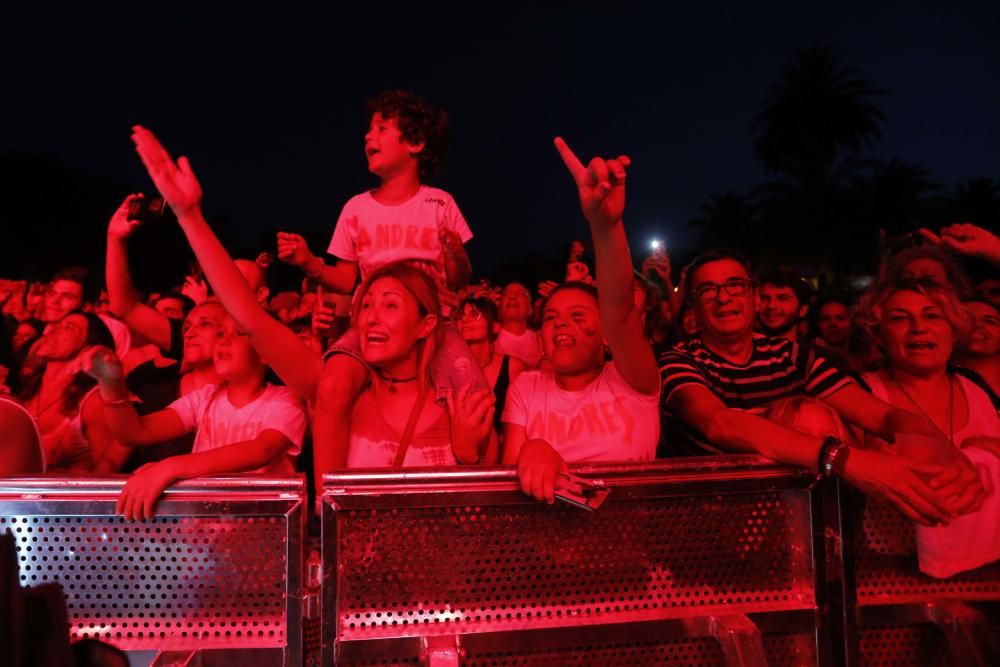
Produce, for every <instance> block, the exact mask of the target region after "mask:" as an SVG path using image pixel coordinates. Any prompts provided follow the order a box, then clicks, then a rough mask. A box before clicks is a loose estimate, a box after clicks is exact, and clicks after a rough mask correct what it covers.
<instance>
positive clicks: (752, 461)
mask: <svg viewBox="0 0 1000 667" xmlns="http://www.w3.org/2000/svg"><path fill="white" fill-rule="evenodd" d="M570 469H571V470H572V471H573V472H574V473H576V474H579V475H584V476H586V477H590V478H601V479H602V480H604V481H608V482H610V481H611V480H614V481H615V482H624V483H628V482H629V481H630V480H631V481H635V482H643V483H645V482H669V481H692V480H700V481H712V480H719V481H721V480H738V479H748V480H749V479H765V478H774V479H779V478H782V479H797V480H803V481H808V480H810V479H814V478H815V477H816V473H815V472H813V471H809V470H803V469H797V468H790V467H788V466H786V465H782V464H778V463H775V462H774V461H772V460H770V459H767V458H764V457H762V456H751V455H743V454H737V455H726V456H704V457H690V458H679V459H662V460H656V461H643V462H614V463H578V464H572V465H570ZM456 483H481V484H501V485H514V486H516V485H517V468H516V467H514V466H477V467H472V466H454V467H447V468H444V467H442V468H404V469H388V468H360V469H352V470H342V471H337V472H333V473H326V474H325V475H323V485H324V487H326V489H327V492H331V491H332V492H336V491H337V490H338V489H340V488H342V487H347V486H351V487H358V486H384V485H406V486H423V485H431V486H433V485H454V484H456Z"/></svg>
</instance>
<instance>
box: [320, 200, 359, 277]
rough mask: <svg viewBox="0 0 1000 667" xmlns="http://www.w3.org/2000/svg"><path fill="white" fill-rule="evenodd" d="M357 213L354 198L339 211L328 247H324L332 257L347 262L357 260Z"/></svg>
mask: <svg viewBox="0 0 1000 667" xmlns="http://www.w3.org/2000/svg"><path fill="white" fill-rule="evenodd" d="M358 213H359V211H358V205H357V202H356V198H354V199H351V200H350V201H349V202H347V204H345V205H344V209H343V210H342V211H341V212H340V217H339V218H337V226H336V227H334V228H333V238H332V239H330V247H328V248H327V249H326V251H327V252H328V253H330V254H331V255H333V256H334V257H337V258H340V259H343V260H347V261H348V262H356V261H358V245H357V243H358Z"/></svg>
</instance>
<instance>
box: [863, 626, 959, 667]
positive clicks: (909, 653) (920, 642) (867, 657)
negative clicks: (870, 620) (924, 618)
mask: <svg viewBox="0 0 1000 667" xmlns="http://www.w3.org/2000/svg"><path fill="white" fill-rule="evenodd" d="M861 664H862V665H865V666H866V667H945V666H946V665H951V664H952V662H951V659H950V655H949V653H948V643H947V641H946V639H945V637H944V634H943V633H942V632H941V631H940V630H938V629H937V628H936V627H934V626H933V625H907V626H886V627H880V628H866V629H865V630H863V631H862V632H861Z"/></svg>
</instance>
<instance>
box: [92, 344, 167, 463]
mask: <svg viewBox="0 0 1000 667" xmlns="http://www.w3.org/2000/svg"><path fill="white" fill-rule="evenodd" d="M79 363H80V369H81V370H82V371H83V372H85V373H87V374H88V375H90V376H91V377H93V378H94V379H96V380H97V386H98V392H99V393H100V398H101V409H102V411H103V413H104V420H105V422H106V423H107V427H108V430H109V431H110V434H111V436H112V437H113V438H114V439H115V440H116V441H118V442H120V443H121V444H123V445H125V446H127V447H133V446H137V445H152V444H156V443H158V442H164V441H166V440H171V439H173V438H177V437H179V436H181V435H184V433H186V432H187V429H185V428H184V424H183V422H181V418H180V416H179V415H178V414H177V413H176V412H174V411H173V410H170V409H169V408H168V409H166V410H160V411H159V412H154V413H152V414H149V415H145V416H142V417H140V416H139V413H137V412H136V411H135V408H134V407H133V406H132V402H131V401H130V400H129V391H128V388H127V387H126V386H125V372H124V369H123V368H122V364H121V361H119V359H118V357H116V356H115V353H114V352H112V351H111V350H109V349H108V348H106V347H93V348H91V349H89V350H87V351H85V352H84V353H83V354H82V355H81V356H80V362H79ZM109 453H110V452H109ZM102 455H103V454H102Z"/></svg>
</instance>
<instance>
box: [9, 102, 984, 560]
mask: <svg viewBox="0 0 1000 667" xmlns="http://www.w3.org/2000/svg"><path fill="white" fill-rule="evenodd" d="M368 120H369V129H368V131H367V133H366V134H365V137H364V154H365V157H366V160H367V166H368V169H369V171H370V172H371V173H372V174H374V175H375V176H376V177H377V178H378V179H379V183H378V185H377V186H376V187H375V188H374V189H372V190H370V191H367V192H364V193H361V194H359V195H357V196H355V197H353V198H352V199H351V200H350V201H348V202H347V203H346V205H345V206H344V208H343V211H342V213H341V215H340V217H339V219H338V220H337V222H336V225H335V226H334V228H333V229H332V232H331V241H330V244H329V247H328V248H326V249H325V253H319V254H314V250H316V249H311V248H309V247H308V244H307V243H306V241H305V240H304V238H303V237H302V236H301V235H300V234H298V233H296V231H295V230H292V229H282V230H276V239H275V241H276V243H275V248H273V249H266V252H264V253H262V255H261V256H260V257H258V258H257V259H256V260H246V259H235V260H234V259H233V258H232V257H231V256H230V255H229V253H228V252H227V250H226V248H225V247H224V246H223V245H222V244H221V243H220V241H219V240H218V238H217V237H216V235H215V234H214V233H213V230H212V229H211V228H210V226H209V224H208V223H207V222H206V219H205V217H204V216H203V214H202V210H201V200H202V187H201V184H200V183H199V181H198V179H197V177H196V175H195V172H194V170H193V168H192V165H191V163H190V162H189V161H188V160H187V159H186V158H184V157H181V158H178V159H177V160H174V159H173V158H172V157H171V156H170V154H169V153H168V152H167V150H166V149H165V148H164V147H163V146H162V145H161V144H160V142H159V141H158V140H157V138H156V137H155V136H154V135H153V133H152V132H150V131H149V130H147V129H145V128H143V127H140V126H137V127H135V128H134V130H133V134H132V139H133V141H134V143H135V147H136V150H137V153H138V155H139V158H140V159H141V160H142V163H143V164H144V165H145V167H146V169H147V171H148V173H149V175H150V177H151V179H152V182H153V184H154V185H155V187H156V190H157V191H158V196H159V197H160V198H162V202H159V201H157V200H154V198H153V197H150V196H146V195H142V194H130V195H128V196H127V197H125V199H124V201H123V202H122V204H121V206H120V207H119V208H118V209H117V210H116V211H114V212H113V214H112V215H111V218H110V221H109V223H108V229H107V252H106V257H105V263H104V276H103V280H100V278H101V276H99V275H96V274H95V272H94V271H88V270H87V269H85V268H81V267H67V268H65V269H63V270H61V271H59V272H58V273H56V274H55V275H54V276H52V279H51V281H49V282H47V283H33V284H28V283H26V282H18V281H11V280H8V281H4V282H3V283H0V292H2V293H3V295H2V297H0V298H2V299H3V301H4V306H3V313H4V316H5V317H4V325H5V327H6V331H5V335H4V336H3V340H2V344H3V346H4V349H3V350H2V355H3V356H2V359H0V364H2V367H3V371H0V372H5V375H4V377H3V383H4V386H5V388H6V390H7V391H6V393H5V395H4V396H3V397H2V398H0V433H2V434H3V436H2V437H0V450H2V455H0V474H2V475H12V474H29V473H41V472H49V473H58V474H63V475H66V474H73V475H88V474H93V475H96V474H109V473H121V472H126V473H129V474H130V477H129V478H128V481H127V483H126V484H125V486H124V489H123V491H122V494H121V496H120V499H119V503H118V511H119V512H120V513H121V514H122V515H123V516H124V517H126V518H129V519H136V520H140V519H147V518H152V517H153V516H154V515H155V511H156V509H155V508H156V502H157V500H158V498H159V497H160V496H161V495H162V493H163V491H164V490H165V489H166V488H167V487H169V486H170V485H171V484H173V483H175V482H177V481H178V480H183V479H187V478H191V477H197V476H201V475H209V474H220V473H241V472H269V473H276V474H282V473H289V472H293V471H295V470H299V471H306V472H308V473H310V474H311V476H312V478H313V479H314V480H315V481H316V483H317V484H318V483H319V480H321V478H322V474H323V473H325V472H327V471H332V470H336V469H342V468H358V467H400V466H406V467H409V466H455V465H463V466H474V465H491V464H498V463H502V464H509V465H513V466H516V467H517V470H518V476H519V478H520V480H521V485H522V488H523V489H524V491H525V493H527V494H529V495H530V496H532V497H534V498H536V499H538V500H540V501H547V502H550V503H551V502H554V497H555V493H556V492H557V491H558V490H559V489H560V488H561V487H563V486H565V485H568V484H570V482H569V477H568V476H567V473H568V464H571V463H578V462H594V461H645V460H649V459H653V458H656V457H661V458H666V457H676V456H697V455H707V454H712V455H721V454H727V453H736V452H740V453H747V452H750V453H758V454H761V455H763V456H766V457H768V458H770V459H773V460H776V461H779V462H783V463H787V464H790V465H794V466H798V467H802V468H810V469H814V470H815V471H816V473H817V475H822V476H837V477H840V478H842V479H843V480H845V481H846V482H848V483H849V484H851V485H853V486H854V487H856V488H857V489H859V490H860V491H862V492H864V493H866V494H869V495H870V496H874V497H876V498H878V499H879V500H881V501H883V502H886V503H889V504H891V505H893V506H895V507H896V508H897V509H898V510H899V511H900V512H902V513H903V514H904V515H905V516H907V517H908V518H909V519H911V520H912V521H913V522H915V523H916V524H918V525H919V526H920V529H919V532H918V537H919V543H920V544H921V545H922V552H921V563H922V566H926V567H925V571H928V572H931V573H934V574H936V575H937V576H949V575H950V574H953V573H954V572H957V571H961V570H965V569H970V568H973V567H977V566H979V565H981V564H983V563H986V562H990V561H992V560H996V559H998V558H1000V534H998V533H997V528H996V526H1000V495H998V494H997V493H996V491H995V490H994V489H995V488H997V483H998V482H1000V459H998V457H1000V418H998V413H997V409H998V406H1000V399H998V398H997V393H998V392H1000V365H998V364H1000V356H998V353H1000V310H998V308H1000V288H998V287H997V286H998V285H1000V283H998V281H997V279H993V278H988V279H986V280H983V281H981V282H980V283H979V284H977V285H975V286H973V285H972V284H971V281H970V280H969V279H968V278H967V277H966V275H965V274H964V273H963V269H962V266H961V262H962V261H963V258H967V257H976V258H978V259H980V260H985V261H986V262H990V263H992V264H993V265H995V266H996V265H1000V239H998V238H997V237H995V236H994V235H992V234H991V233H990V232H988V231H986V230H984V229H981V228H979V227H976V226H974V225H971V224H955V225H949V226H947V227H945V228H943V229H941V230H939V231H937V232H932V231H930V230H920V231H919V233H915V234H914V235H913V236H912V237H911V241H913V243H911V244H910V245H911V246H912V247H909V248H906V249H904V250H901V251H899V252H897V253H895V254H893V255H892V256H891V257H887V258H886V261H885V262H884V263H883V265H882V266H881V267H880V271H879V275H878V276H877V278H876V280H875V281H874V284H873V285H872V286H871V287H870V289H868V290H867V291H866V292H865V293H864V294H861V295H858V294H849V293H843V294H834V293H829V292H824V293H816V291H815V290H814V289H813V285H812V284H811V283H810V282H809V280H807V278H809V277H808V276H806V277H803V276H800V275H798V274H796V273H793V272H792V271H789V270H774V271H768V272H764V273H757V272H755V271H754V270H753V268H752V267H751V265H750V264H749V263H748V262H747V260H746V259H745V258H744V257H743V256H741V255H740V253H739V252H737V251H735V250H732V249H723V248H717V249H712V250H709V251H707V252H705V253H703V254H701V255H700V256H698V257H697V258H696V259H694V260H693V261H692V262H690V263H689V264H688V265H687V266H686V267H683V268H682V269H681V270H680V271H676V272H675V271H674V269H675V268H677V267H672V266H671V263H670V259H669V257H668V256H667V254H666V252H665V251H664V249H663V248H657V249H654V250H653V252H652V254H651V255H650V256H649V257H648V258H645V259H644V261H642V262H641V265H640V266H639V268H638V270H637V269H636V265H635V263H634V262H633V259H632V257H631V255H630V250H629V243H628V239H627V236H626V231H627V225H626V224H625V222H623V217H624V215H625V208H626V181H627V174H628V172H629V170H630V169H631V161H630V160H629V158H628V157H627V156H624V155H622V156H618V157H615V158H600V157H596V158H594V159H592V160H591V161H590V162H589V163H587V164H584V163H583V162H581V161H580V160H579V158H578V157H577V156H576V155H575V154H574V152H573V151H572V149H571V148H570V147H569V146H568V145H567V143H566V142H565V141H563V140H562V139H559V138H557V139H556V140H555V150H556V152H557V154H558V155H559V157H560V158H561V159H562V161H563V162H564V164H565V165H566V169H567V171H568V173H569V177H570V178H568V179H567V181H566V187H570V184H572V185H573V186H574V187H575V188H576V190H577V192H578V194H579V201H580V208H581V211H582V214H583V218H584V220H585V222H586V225H587V229H588V231H589V236H588V235H585V234H581V237H583V238H585V239H587V243H586V245H587V246H589V247H591V248H592V249H593V262H592V263H588V262H587V261H585V255H586V252H585V249H584V248H585V244H584V243H582V242H579V241H577V242H574V243H573V244H572V250H571V252H570V255H569V257H568V260H567V264H566V273H565V275H564V276H558V278H560V280H552V281H547V282H545V283H542V284H540V285H529V284H526V283H522V282H511V283H509V284H505V285H492V284H490V283H489V282H488V281H481V282H479V283H472V282H471V277H472V266H471V263H470V261H469V256H468V254H467V253H466V251H465V247H464V246H465V244H466V243H467V242H468V241H469V240H470V239H471V238H472V236H473V231H472V229H471V228H470V226H469V224H468V223H467V222H466V220H465V218H464V217H463V215H462V213H461V211H460V210H459V208H458V206H457V204H456V203H455V200H454V198H453V197H452V196H451V195H450V194H449V193H447V192H445V191H444V190H441V189H438V188H434V187H432V186H430V185H428V182H429V181H430V179H431V178H432V177H433V176H434V174H435V172H436V171H437V170H438V168H439V167H440V166H441V164H442V162H443V158H444V154H445V147H446V143H447V119H446V116H445V114H444V113H443V112H441V111H440V110H437V109H434V108H432V107H430V106H429V105H428V104H427V103H426V102H425V101H423V100H421V99H420V98H418V97H416V96H414V95H412V94H410V93H405V92H400V91H389V92H386V93H383V94H381V95H379V96H378V97H376V98H375V99H373V100H372V101H371V102H370V104H369V107H368ZM208 185H209V187H211V185H210V184H208ZM163 202H165V205H166V206H168V207H169V208H170V209H171V210H172V211H173V214H174V215H175V216H176V218H177V221H178V224H179V226H180V229H181V230H182V232H183V234H184V235H185V237H186V239H187V241H188V243H189V244H190V247H191V250H192V251H193V253H194V255H195V257H196V258H197V262H198V267H199V268H200V273H197V274H194V275H188V276H183V275H179V276H178V277H177V283H178V284H177V286H176V287H172V288H169V289H167V290H165V291H162V292H160V293H156V294H148V295H147V294H140V293H139V292H138V291H137V290H136V288H135V286H134V285H133V282H132V278H131V274H130V269H129V265H130V261H154V260H155V258H149V257H147V258H135V257H130V256H129V239H130V237H131V236H132V234H133V233H134V232H135V230H136V229H137V228H138V227H139V226H140V225H141V224H142V223H143V221H144V220H145V219H146V218H147V217H148V216H149V215H151V213H150V212H151V211H155V209H156V207H157V206H158V205H161V204H162V203H163ZM917 241H920V243H919V244H918V243H917ZM272 250H273V251H274V254H276V256H277V261H281V262H285V263H287V264H290V265H293V266H295V267H298V268H299V269H301V272H302V282H301V289H300V290H297V291H286V292H280V293H277V294H273V295H272V294H271V293H270V290H269V286H268V277H267V274H268V263H269V262H271V261H274V260H273V259H272V255H271V252H272ZM675 279H676V283H675ZM102 286H103V289H102V288H101V287H102Z"/></svg>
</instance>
